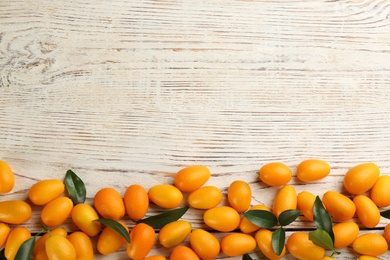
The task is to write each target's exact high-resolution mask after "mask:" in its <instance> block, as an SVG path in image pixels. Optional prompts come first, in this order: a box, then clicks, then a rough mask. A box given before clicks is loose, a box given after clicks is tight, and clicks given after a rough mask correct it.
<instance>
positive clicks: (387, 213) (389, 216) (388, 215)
mask: <svg viewBox="0 0 390 260" xmlns="http://www.w3.org/2000/svg"><path fill="white" fill-rule="evenodd" d="M381 216H382V217H384V218H387V219H390V209H388V210H385V211H382V212H381Z"/></svg>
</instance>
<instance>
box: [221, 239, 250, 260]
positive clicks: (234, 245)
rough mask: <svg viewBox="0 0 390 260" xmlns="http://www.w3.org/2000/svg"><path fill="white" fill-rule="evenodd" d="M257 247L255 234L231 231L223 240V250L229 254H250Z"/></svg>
mask: <svg viewBox="0 0 390 260" xmlns="http://www.w3.org/2000/svg"><path fill="white" fill-rule="evenodd" d="M255 248H256V240H255V239H254V237H253V236H251V235H248V234H243V233H231V234H228V235H226V236H224V237H223V238H222V240H221V250H222V252H223V253H224V254H225V255H227V256H241V255H244V254H249V253H250V252H252V251H253V250H255Z"/></svg>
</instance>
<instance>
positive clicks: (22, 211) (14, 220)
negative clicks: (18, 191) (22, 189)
mask: <svg viewBox="0 0 390 260" xmlns="http://www.w3.org/2000/svg"><path fill="white" fill-rule="evenodd" d="M31 215H32V209H31V206H30V205H29V204H28V203H27V202H24V201H22V200H5V201H0V222H4V223H7V224H15V225H18V224H22V223H24V222H26V221H27V220H29V219H30V218H31Z"/></svg>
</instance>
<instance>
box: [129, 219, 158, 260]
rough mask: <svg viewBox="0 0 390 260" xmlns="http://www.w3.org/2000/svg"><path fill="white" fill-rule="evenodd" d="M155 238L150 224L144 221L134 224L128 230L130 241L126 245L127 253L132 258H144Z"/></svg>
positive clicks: (137, 259) (138, 259)
mask: <svg viewBox="0 0 390 260" xmlns="http://www.w3.org/2000/svg"><path fill="white" fill-rule="evenodd" d="M155 238H156V233H155V231H154V229H153V228H152V227H151V226H149V225H147V224H145V223H138V224H136V225H135V226H134V227H133V228H132V229H131V231H130V240H131V242H130V243H129V244H127V247H126V252H127V255H128V256H129V257H130V259H134V260H141V259H143V258H145V257H146V256H147V255H148V254H149V252H150V250H152V247H153V245H154V241H155Z"/></svg>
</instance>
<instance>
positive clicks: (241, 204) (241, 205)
mask: <svg viewBox="0 0 390 260" xmlns="http://www.w3.org/2000/svg"><path fill="white" fill-rule="evenodd" d="M227 198H228V201H229V204H230V206H231V207H232V208H234V209H235V210H236V211H237V212H239V213H240V212H244V211H246V210H247V209H249V207H250V205H251V201H252V190H251V187H250V186H249V184H248V183H247V182H245V181H241V180H236V181H233V182H232V183H231V184H230V185H229V188H228V192H227Z"/></svg>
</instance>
